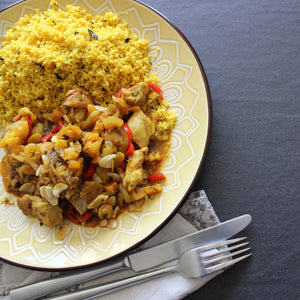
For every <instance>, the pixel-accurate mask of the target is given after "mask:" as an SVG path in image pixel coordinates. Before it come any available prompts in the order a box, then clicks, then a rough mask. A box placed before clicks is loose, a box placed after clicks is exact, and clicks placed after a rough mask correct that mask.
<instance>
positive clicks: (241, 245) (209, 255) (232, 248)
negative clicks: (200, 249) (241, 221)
mask: <svg viewBox="0 0 300 300" xmlns="http://www.w3.org/2000/svg"><path fill="white" fill-rule="evenodd" d="M248 244H249V242H246V243H242V244H238V245H235V246H231V247H227V248H225V249H222V250H218V251H216V252H214V253H202V254H201V257H202V258H204V259H208V258H210V257H213V256H215V255H219V254H222V253H226V252H229V251H232V250H234V249H237V248H240V247H243V246H246V245H248Z"/></svg>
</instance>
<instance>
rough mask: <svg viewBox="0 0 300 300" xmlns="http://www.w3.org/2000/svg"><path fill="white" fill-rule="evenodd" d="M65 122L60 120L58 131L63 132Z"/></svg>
mask: <svg viewBox="0 0 300 300" xmlns="http://www.w3.org/2000/svg"><path fill="white" fill-rule="evenodd" d="M64 124H65V123H64V121H63V120H60V121H59V122H58V126H57V127H58V130H61V129H62V128H63V127H64Z"/></svg>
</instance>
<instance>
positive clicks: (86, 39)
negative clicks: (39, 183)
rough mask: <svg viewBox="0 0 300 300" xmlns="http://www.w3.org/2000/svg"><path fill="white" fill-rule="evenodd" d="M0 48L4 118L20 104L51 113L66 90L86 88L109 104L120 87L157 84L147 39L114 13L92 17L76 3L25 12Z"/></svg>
mask: <svg viewBox="0 0 300 300" xmlns="http://www.w3.org/2000/svg"><path fill="white" fill-rule="evenodd" d="M4 39H5V40H4V42H3V44H2V48H1V49H0V122H1V124H2V125H5V124H6V123H7V122H9V121H11V120H12V119H13V117H14V116H15V115H16V113H17V111H18V110H19V109H20V107H23V106H28V107H31V108H32V107H37V108H38V109H39V110H40V111H41V112H50V111H52V110H53V109H54V108H55V107H57V106H59V105H60V104H61V103H62V101H63V98H64V95H65V93H66V91H67V90H69V89H74V88H77V87H79V86H81V87H84V88H85V89H87V90H88V91H89V92H90V93H91V94H92V97H93V98H94V100H95V103H96V104H98V105H106V104H107V103H109V102H110V101H111V98H112V95H115V94H116V92H117V91H118V90H119V89H120V88H121V87H128V86H131V85H133V84H136V83H138V82H141V81H146V82H153V83H157V82H158V79H157V77H156V75H155V74H151V73H150V69H151V63H150V59H149V55H148V51H149V43H148V41H147V40H145V39H139V38H138V36H137V35H136V34H135V33H134V32H133V31H131V30H130V29H129V27H128V24H127V23H126V22H125V21H122V20H120V18H119V17H118V16H117V15H115V14H114V13H112V12H108V13H106V14H105V15H104V16H92V15H90V14H88V13H87V12H86V11H85V10H81V9H80V8H79V7H76V6H71V5H69V6H67V10H66V11H63V10H61V9H58V7H57V6H55V2H54V1H52V6H51V8H50V9H48V10H47V11H44V12H40V11H37V13H36V14H35V15H32V16H24V17H22V18H21V19H20V20H19V21H18V22H17V23H16V25H15V26H14V27H12V28H11V29H9V30H8V31H7V33H6V34H5V36H4Z"/></svg>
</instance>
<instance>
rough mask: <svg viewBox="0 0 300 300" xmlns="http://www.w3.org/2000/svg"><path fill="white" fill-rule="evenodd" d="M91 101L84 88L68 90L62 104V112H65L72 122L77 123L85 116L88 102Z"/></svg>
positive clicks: (90, 102) (91, 102)
mask: <svg viewBox="0 0 300 300" xmlns="http://www.w3.org/2000/svg"><path fill="white" fill-rule="evenodd" d="M93 103H94V102H93V100H92V97H91V94H90V93H89V92H88V91H87V90H85V89H84V88H82V87H80V88H77V89H74V90H70V91H68V92H67V93H66V97H65V99H64V103H63V105H62V108H63V113H66V114H67V116H68V117H69V119H70V121H71V122H72V123H74V124H79V123H80V122H82V121H84V120H85V119H86V117H87V107H88V104H93Z"/></svg>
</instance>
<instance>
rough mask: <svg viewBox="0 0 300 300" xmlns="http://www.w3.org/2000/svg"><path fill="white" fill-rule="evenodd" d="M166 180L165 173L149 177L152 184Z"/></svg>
mask: <svg viewBox="0 0 300 300" xmlns="http://www.w3.org/2000/svg"><path fill="white" fill-rule="evenodd" d="M165 178H166V175H165V174H164V173H156V174H153V175H150V176H148V181H149V182H151V183H152V182H155V181H158V180H162V179H165Z"/></svg>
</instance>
